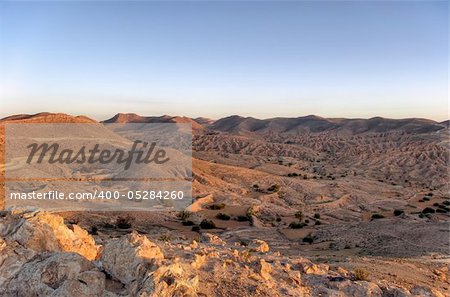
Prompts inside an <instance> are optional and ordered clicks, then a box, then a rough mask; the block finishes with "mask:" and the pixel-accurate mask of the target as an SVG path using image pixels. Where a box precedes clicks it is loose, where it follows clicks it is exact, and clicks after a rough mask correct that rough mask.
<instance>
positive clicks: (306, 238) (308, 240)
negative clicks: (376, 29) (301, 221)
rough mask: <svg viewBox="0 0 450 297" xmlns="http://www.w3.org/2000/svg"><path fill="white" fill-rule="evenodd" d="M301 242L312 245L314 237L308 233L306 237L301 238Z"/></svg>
mask: <svg viewBox="0 0 450 297" xmlns="http://www.w3.org/2000/svg"><path fill="white" fill-rule="evenodd" d="M302 241H303V242H307V243H309V244H312V243H313V242H314V237H313V236H312V235H311V233H310V234H308V235H307V236H306V237H303V239H302Z"/></svg>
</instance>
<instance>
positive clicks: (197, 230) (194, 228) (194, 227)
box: [191, 226, 200, 232]
mask: <svg viewBox="0 0 450 297" xmlns="http://www.w3.org/2000/svg"><path fill="white" fill-rule="evenodd" d="M191 230H192V231H194V232H199V231H200V227H199V226H192V228H191Z"/></svg>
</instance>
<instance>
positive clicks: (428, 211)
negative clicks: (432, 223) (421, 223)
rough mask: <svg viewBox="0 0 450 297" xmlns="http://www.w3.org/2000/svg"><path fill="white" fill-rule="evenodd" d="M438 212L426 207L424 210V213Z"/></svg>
mask: <svg viewBox="0 0 450 297" xmlns="http://www.w3.org/2000/svg"><path fill="white" fill-rule="evenodd" d="M435 212H436V211H435V210H434V208H431V207H425V208H424V209H423V210H422V213H435Z"/></svg>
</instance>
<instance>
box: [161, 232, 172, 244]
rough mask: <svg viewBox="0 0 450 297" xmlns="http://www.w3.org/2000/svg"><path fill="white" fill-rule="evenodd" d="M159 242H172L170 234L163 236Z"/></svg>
mask: <svg viewBox="0 0 450 297" xmlns="http://www.w3.org/2000/svg"><path fill="white" fill-rule="evenodd" d="M158 240H160V241H164V242H169V241H171V240H172V237H171V236H170V234H163V235H161V236H160V237H159V238H158Z"/></svg>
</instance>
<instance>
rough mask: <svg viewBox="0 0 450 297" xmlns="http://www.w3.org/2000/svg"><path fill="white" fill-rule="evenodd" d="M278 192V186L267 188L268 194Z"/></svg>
mask: <svg viewBox="0 0 450 297" xmlns="http://www.w3.org/2000/svg"><path fill="white" fill-rule="evenodd" d="M279 190H280V186H279V185H276V184H275V185H271V186H270V187H268V188H267V191H268V192H278V191H279Z"/></svg>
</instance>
